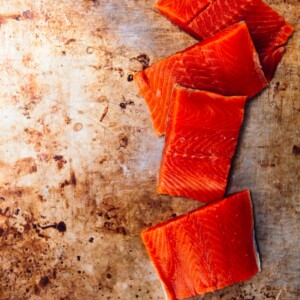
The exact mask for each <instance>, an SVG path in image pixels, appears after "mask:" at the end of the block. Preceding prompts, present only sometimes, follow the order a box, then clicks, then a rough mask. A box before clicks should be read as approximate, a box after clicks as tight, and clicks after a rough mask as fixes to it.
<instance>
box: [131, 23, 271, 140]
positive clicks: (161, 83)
mask: <svg viewBox="0 0 300 300" xmlns="http://www.w3.org/2000/svg"><path fill="white" fill-rule="evenodd" d="M134 79H135V81H136V82H137V84H138V86H139V89H140V92H141V94H142V95H143V97H144V98H145V100H146V102H147V105H148V107H149V110H150V113H151V118H152V121H153V125H154V129H155V131H156V133H157V134H158V135H162V134H164V133H165V129H166V118H167V113H168V109H169V105H170V102H171V99H172V94H173V89H174V84H175V83H179V84H182V85H184V86H187V87H192V88H197V89H201V90H205V91H211V92H215V93H219V94H222V95H227V96H234V95H242V96H248V97H252V96H254V95H255V94H257V93H258V92H259V91H261V90H262V89H263V88H264V87H265V86H266V84H267V80H266V78H265V76H264V74H263V72H262V70H261V67H260V63H259V59H258V55H257V53H256V51H255V48H254V46H253V43H252V40H251V37H250V35H249V31H248V29H247V26H246V24H245V23H244V22H241V23H237V24H234V25H233V26H230V27H228V28H226V29H225V30H223V31H221V32H219V33H217V34H216V35H215V36H213V37H211V38H208V39H206V40H204V41H202V42H200V43H197V44H196V45H194V46H192V47H190V48H187V49H186V50H184V51H182V52H179V53H176V54H175V55H172V56H170V57H168V58H165V59H163V60H161V61H159V62H157V63H156V64H154V65H152V66H150V67H148V68H147V69H145V70H144V71H142V72H139V73H137V74H136V75H135V76H134Z"/></svg>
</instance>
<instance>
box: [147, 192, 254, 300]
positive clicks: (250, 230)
mask: <svg viewBox="0 0 300 300" xmlns="http://www.w3.org/2000/svg"><path fill="white" fill-rule="evenodd" d="M142 239H143V241H144V244H145V245H146V248H147V251H148V254H149V256H150V259H151V260H152V262H153V264H154V266H155V268H156V270H157V272H158V275H159V277H160V279H161V281H162V282H163V285H164V288H165V291H166V293H167V295H168V298H169V299H171V300H175V299H185V298H188V297H192V296H195V295H199V294H205V293H208V292H213V291H215V290H218V289H222V288H224V287H226V286H229V285H232V284H234V283H237V282H241V281H245V280H248V279H249V278H251V277H253V276H254V275H255V274H257V273H258V272H259V271H260V262H259V257H258V253H257V249H256V245H255V240H254V224H253V212H252V203H251V198H250V192H249V191H248V190H245V191H242V192H240V193H237V194H234V195H232V196H230V197H228V198H225V199H223V200H220V201H218V202H214V203H212V204H210V205H207V206H204V207H202V208H200V209H197V210H194V211H192V212H190V213H188V214H186V215H183V216H180V217H177V218H174V219H172V220H169V221H167V222H164V223H162V224H159V225H156V226H154V227H151V228H149V229H147V230H145V231H143V232H142Z"/></svg>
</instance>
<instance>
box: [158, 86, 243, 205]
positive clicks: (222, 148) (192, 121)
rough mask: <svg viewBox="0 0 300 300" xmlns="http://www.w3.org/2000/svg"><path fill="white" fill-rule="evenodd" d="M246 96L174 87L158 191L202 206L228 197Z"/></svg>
mask: <svg viewBox="0 0 300 300" xmlns="http://www.w3.org/2000/svg"><path fill="white" fill-rule="evenodd" d="M245 102H246V97H245V96H231V97H225V96H222V95H219V94H215V93H211V92H205V91H200V90H193V89H187V88H184V87H182V86H179V85H176V86H175V90H174V93H173V101H172V105H171V107H170V112H169V118H168V126H167V131H166V138H165V147H164V151H163V157H162V162H161V168H160V175H159V181H158V188H157V191H158V193H159V194H169V195H172V196H183V197H187V198H192V199H195V200H199V201H203V202H211V201H214V200H219V199H221V198H222V197H223V196H224V193H225V189H226V186H227V178H228V173H229V169H230V165H231V160H232V157H233V155H234V152H235V148H236V144H237V141H238V136H239V132H240V127H241V124H242V122H243V117H244V107H245Z"/></svg>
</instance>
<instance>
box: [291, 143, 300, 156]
mask: <svg viewBox="0 0 300 300" xmlns="http://www.w3.org/2000/svg"><path fill="white" fill-rule="evenodd" d="M292 153H293V154H294V155H296V156H298V155H300V147H299V146H297V145H294V146H293V150H292Z"/></svg>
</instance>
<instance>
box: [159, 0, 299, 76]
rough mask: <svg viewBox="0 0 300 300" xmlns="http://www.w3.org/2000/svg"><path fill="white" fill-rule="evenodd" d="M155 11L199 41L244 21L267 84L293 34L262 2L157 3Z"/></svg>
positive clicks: (172, 0) (163, 0) (182, 0)
mask: <svg viewBox="0 0 300 300" xmlns="http://www.w3.org/2000/svg"><path fill="white" fill-rule="evenodd" d="M187 3H188V5H187ZM205 4H206V5H205ZM204 5H205V6H204ZM154 7H155V8H156V9H157V10H158V11H159V12H160V13H162V14H163V15H165V16H166V17H167V18H169V19H170V20H171V21H172V22H174V23H175V24H176V25H177V26H179V27H181V28H182V29H183V30H185V31H187V32H188V33H189V34H191V35H192V36H194V37H195V38H197V39H200V40H201V39H205V38H207V37H209V36H211V35H213V34H215V33H216V32H218V31H219V30H222V29H224V28H226V27H227V26H230V25H232V24H234V23H236V22H240V21H245V22H246V24H247V25H248V28H249V31H250V34H251V37H252V39H253V42H254V45H255V47H256V50H257V52H258V54H259V57H260V61H261V64H262V68H263V70H264V73H265V76H266V78H267V79H268V80H269V81H270V80H271V79H272V78H273V76H274V73H275V71H276V68H277V66H278V64H279V62H280V61H281V58H282V56H283V54H284V52H285V46H284V45H285V44H286V43H287V41H288V39H289V37H290V36H291V35H292V33H293V31H294V27H293V26H292V25H291V24H290V23H288V22H286V21H285V19H284V18H283V17H282V16H280V15H279V14H278V13H277V12H276V11H275V10H274V9H272V8H271V7H270V6H268V5H267V4H265V3H264V2H263V1H261V0H215V1H213V0H212V1H206V0H201V1H197V0H190V1H186V0H160V1H158V2H157V4H156V5H155V6H154ZM181 7H183V9H181ZM194 7H196V8H197V7H201V9H195V8H194Z"/></svg>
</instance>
